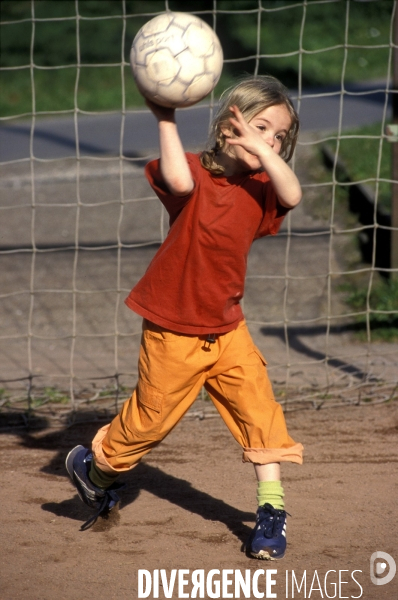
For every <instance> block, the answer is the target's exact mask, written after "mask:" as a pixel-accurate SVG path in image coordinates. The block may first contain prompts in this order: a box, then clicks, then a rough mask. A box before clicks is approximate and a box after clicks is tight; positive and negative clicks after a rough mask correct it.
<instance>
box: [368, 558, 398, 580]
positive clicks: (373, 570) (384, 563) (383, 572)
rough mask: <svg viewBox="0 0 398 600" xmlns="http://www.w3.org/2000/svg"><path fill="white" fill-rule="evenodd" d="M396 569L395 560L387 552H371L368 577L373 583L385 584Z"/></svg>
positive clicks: (392, 577) (391, 577)
mask: <svg viewBox="0 0 398 600" xmlns="http://www.w3.org/2000/svg"><path fill="white" fill-rule="evenodd" d="M396 571H397V565H396V564H395V560H394V559H393V557H392V556H391V555H390V554H387V552H380V551H378V552H373V554H372V556H371V557H370V579H371V581H372V583H374V584H375V585H385V584H386V583H390V581H392V580H393V579H394V576H395V573H396Z"/></svg>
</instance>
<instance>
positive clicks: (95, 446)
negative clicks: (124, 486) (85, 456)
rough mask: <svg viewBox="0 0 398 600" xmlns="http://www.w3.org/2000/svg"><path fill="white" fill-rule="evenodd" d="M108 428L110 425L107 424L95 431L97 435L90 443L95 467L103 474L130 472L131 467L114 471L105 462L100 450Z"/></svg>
mask: <svg viewBox="0 0 398 600" xmlns="http://www.w3.org/2000/svg"><path fill="white" fill-rule="evenodd" d="M110 426H111V425H110V423H108V425H104V427H101V429H99V430H98V431H97V434H96V436H95V437H94V439H93V441H92V444H91V449H92V451H93V456H94V460H95V464H96V465H97V467H98V468H99V469H101V471H104V473H109V474H111V475H115V473H123V472H124V471H130V469H131V467H127V468H125V469H114V468H113V467H112V466H111V465H110V464H109V462H108V461H107V459H106V457H105V454H104V450H103V448H102V442H103V440H104V438H105V436H106V434H107V433H108V430H109V427H110Z"/></svg>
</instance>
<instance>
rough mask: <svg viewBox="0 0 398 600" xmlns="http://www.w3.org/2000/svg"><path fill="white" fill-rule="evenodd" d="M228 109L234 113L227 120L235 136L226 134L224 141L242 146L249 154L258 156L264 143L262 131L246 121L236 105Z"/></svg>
mask: <svg viewBox="0 0 398 600" xmlns="http://www.w3.org/2000/svg"><path fill="white" fill-rule="evenodd" d="M229 110H230V111H231V112H232V113H233V115H234V116H233V117H231V118H230V119H229V122H230V123H231V126H232V133H233V134H234V136H235V137H229V136H228V137H227V138H226V141H227V142H228V144H231V145H239V146H242V147H243V148H244V149H245V150H246V151H247V152H249V153H250V154H254V155H256V156H258V154H259V152H260V149H263V148H264V144H266V142H265V140H264V136H263V134H262V132H261V131H260V130H259V129H257V128H256V127H254V126H253V125H250V123H248V122H247V121H246V119H245V118H244V116H243V115H242V113H241V112H240V110H239V108H238V107H237V106H230V108H229Z"/></svg>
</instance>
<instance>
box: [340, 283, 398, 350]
mask: <svg viewBox="0 0 398 600" xmlns="http://www.w3.org/2000/svg"><path fill="white" fill-rule="evenodd" d="M342 290H343V292H344V293H345V300H346V302H347V304H348V306H350V307H351V308H352V309H353V310H354V311H356V312H366V314H359V315H358V316H357V317H356V318H355V321H356V323H357V324H358V325H359V328H358V331H357V337H358V338H359V339H360V340H361V341H364V340H366V339H367V319H369V327H370V332H371V338H372V340H373V341H375V340H377V341H385V342H393V341H397V340H398V280H394V279H393V280H391V281H390V280H388V281H385V280H381V281H376V283H374V284H373V285H372V288H371V290H370V294H369V297H368V289H367V288H365V287H361V288H358V287H357V286H356V285H354V284H353V283H352V284H347V285H346V286H345V287H343V288H342ZM368 302H369V312H368Z"/></svg>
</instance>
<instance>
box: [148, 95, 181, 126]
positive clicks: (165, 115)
mask: <svg viewBox="0 0 398 600" xmlns="http://www.w3.org/2000/svg"><path fill="white" fill-rule="evenodd" d="M145 104H146V105H147V107H148V108H149V109H150V110H151V111H152V113H153V114H154V116H155V117H156V119H157V120H158V121H172V122H173V121H174V115H175V108H167V107H166V106H160V104H155V102H152V101H151V100H148V98H145Z"/></svg>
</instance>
